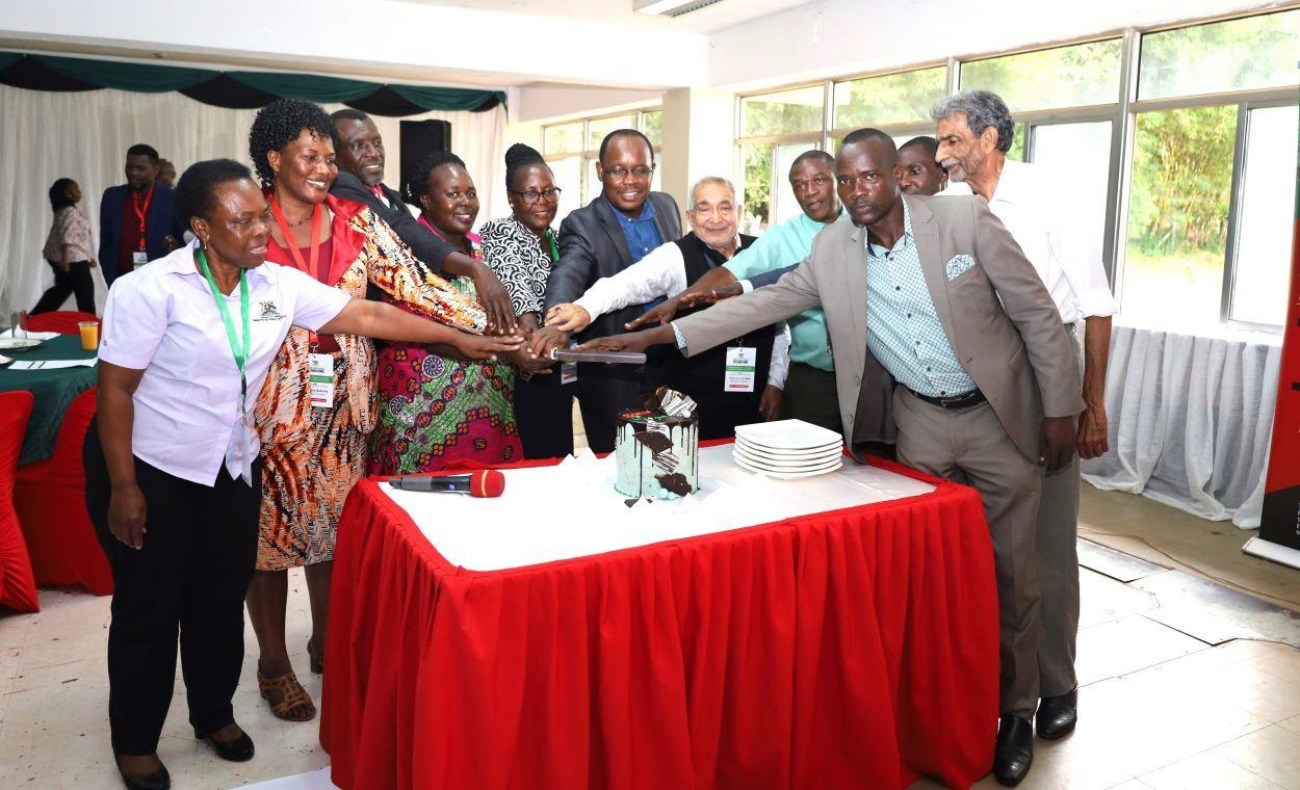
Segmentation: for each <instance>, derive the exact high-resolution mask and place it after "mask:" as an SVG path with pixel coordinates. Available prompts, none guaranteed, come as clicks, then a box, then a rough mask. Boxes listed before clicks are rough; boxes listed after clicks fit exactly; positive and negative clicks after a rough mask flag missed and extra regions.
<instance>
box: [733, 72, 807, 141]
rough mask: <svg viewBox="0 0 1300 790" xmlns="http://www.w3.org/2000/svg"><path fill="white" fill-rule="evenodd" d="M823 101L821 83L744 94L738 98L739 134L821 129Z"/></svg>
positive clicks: (756, 135) (755, 135)
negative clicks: (743, 96) (760, 93)
mask: <svg viewBox="0 0 1300 790" xmlns="http://www.w3.org/2000/svg"><path fill="white" fill-rule="evenodd" d="M825 103H826V92H825V88H824V87H823V86H822V85H821V84H817V85H810V86H809V87H807V88H796V89H794V90H788V91H781V92H780V93H767V94H764V95H762V96H747V97H745V98H743V99H741V100H740V119H741V120H740V126H741V129H742V130H743V131H742V134H741V136H742V137H761V136H764V135H773V134H787V133H790V132H815V131H821V128H822V107H823V106H825Z"/></svg>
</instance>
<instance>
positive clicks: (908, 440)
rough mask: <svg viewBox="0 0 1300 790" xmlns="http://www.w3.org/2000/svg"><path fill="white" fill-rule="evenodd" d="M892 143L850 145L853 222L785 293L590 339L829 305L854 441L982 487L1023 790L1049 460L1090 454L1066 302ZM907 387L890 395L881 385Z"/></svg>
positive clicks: (688, 346) (630, 339)
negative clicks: (1083, 435)
mask: <svg viewBox="0 0 1300 790" xmlns="http://www.w3.org/2000/svg"><path fill="white" fill-rule="evenodd" d="M898 173H899V170H898V167H897V155H896V151H895V149H894V142H893V140H892V139H891V138H890V137H889V136H888V135H887V134H885V133H884V132H881V131H879V130H876V129H860V130H858V131H855V132H853V133H851V134H849V135H848V136H847V137H845V138H844V143H843V144H842V145H841V146H840V151H839V155H838V156H837V157H836V182H837V189H838V191H839V196H840V199H841V200H842V201H843V202H844V206H845V208H846V209H848V211H849V214H850V217H851V219H852V222H851V223H836V224H834V225H832V226H831V227H830V228H828V229H827V230H826V231H824V232H822V233H821V234H819V235H818V236H817V238H816V240H815V241H814V242H813V248H812V252H811V253H810V254H809V256H808V257H807V258H806V259H805V260H804V261H803V263H801V264H800V265H799V267H798V268H797V269H795V270H794V271H793V272H791V273H790V274H787V275H786V276H785V277H782V278H781V280H780V281H779V282H777V283H776V284H775V285H772V286H769V287H767V288H760V289H758V290H756V291H754V292H752V293H749V294H745V295H744V296H740V297H737V298H735V299H730V300H728V301H727V302H725V303H723V304H719V305H717V306H715V307H713V308H712V309H710V310H705V311H702V312H700V313H696V314H694V315H690V316H687V317H685V318H682V319H679V320H677V321H674V322H673V323H672V324H669V325H667V326H660V327H657V328H655V329H651V330H646V331H642V332H636V333H632V334H628V335H622V336H619V337H612V338H604V339H601V340H598V341H594V342H591V343H588V344H587V347H592V348H601V349H610V350H632V351H634V350H639V349H642V348H645V347H646V346H648V345H649V344H652V343H676V344H677V346H678V348H680V349H682V350H683V351H684V353H685V354H687V355H688V356H692V355H695V354H700V353H702V352H704V351H706V350H708V349H709V348H712V347H713V346H715V345H717V344H719V343H722V342H725V341H726V340H728V339H729V338H731V337H733V336H735V335H736V334H738V333H741V332H745V331H749V330H751V329H753V328H755V327H757V326H761V325H763V324H765V323H769V322H771V321H772V320H774V319H780V318H783V317H788V316H790V315H793V314H795V313H797V312H799V311H802V310H806V309H808V308H810V307H813V306H817V305H820V306H822V307H823V308H825V310H826V326H827V330H828V332H829V335H830V338H831V341H832V344H833V349H834V351H833V353H834V356H835V373H836V376H835V377H836V384H837V388H838V393H839V401H840V410H841V412H842V413H843V415H844V418H843V422H842V424H841V430H842V432H843V435H844V437H845V439H846V440H847V441H848V443H849V446H850V447H851V448H854V449H856V448H857V447H858V446H860V445H861V443H863V442H865V441H890V440H893V439H894V438H895V432H896V438H897V443H898V458H899V460H900V461H902V462H903V463H905V464H907V465H909V466H912V467H914V468H917V469H920V470H922V471H925V472H929V473H931V474H935V475H939V476H943V477H947V478H950V479H954V480H958V481H961V482H965V483H968V484H970V485H971V486H973V487H974V488H975V489H976V490H978V491H979V492H980V495H981V499H982V500H983V503H984V511H985V515H986V517H987V519H988V522H989V531H990V534H991V537H992V539H993V550H994V560H995V565H996V569H997V585H998V605H999V610H1000V621H1001V629H1000V630H1001V664H1002V673H1001V675H1002V676H1001V707H1002V715H1001V718H1000V719H999V729H998V737H997V744H996V748H995V752H994V764H993V770H994V774H995V776H996V777H997V780H998V781H999V782H1001V783H1003V784H1005V785H1008V786H1013V785H1016V784H1018V783H1019V782H1020V781H1021V780H1022V779H1024V777H1025V775H1026V774H1027V773H1028V771H1029V767H1030V764H1031V763H1032V761H1033V725H1032V724H1031V723H1030V721H1031V720H1032V718H1033V715H1034V710H1035V707H1036V705H1037V703H1038V663H1037V651H1038V616H1039V615H1038V612H1039V592H1038V576H1037V555H1036V553H1035V551H1034V536H1035V518H1036V516H1037V512H1038V500H1039V496H1040V493H1041V490H1042V474H1041V467H1043V466H1045V467H1046V468H1047V469H1049V470H1056V469H1059V468H1061V467H1063V466H1064V465H1066V464H1067V463H1068V462H1069V460H1070V458H1071V456H1072V455H1073V453H1074V432H1075V421H1074V420H1075V416H1076V415H1077V414H1078V413H1079V412H1080V411H1082V409H1083V402H1082V399H1081V398H1080V397H1079V388H1080V380H1079V371H1078V369H1077V368H1076V367H1075V365H1074V364H1073V360H1072V357H1071V354H1070V339H1069V337H1068V335H1066V332H1065V329H1064V327H1063V326H1062V325H1061V316H1060V313H1058V312H1057V310H1056V305H1055V304H1054V303H1053V302H1052V298H1051V296H1050V295H1049V294H1048V293H1047V289H1046V288H1044V287H1043V283H1042V281H1041V280H1039V278H1038V276H1037V274H1036V273H1035V272H1034V269H1033V265H1032V264H1030V263H1029V261H1028V260H1027V259H1026V258H1025V257H1024V255H1023V254H1022V253H1021V251H1020V248H1019V247H1018V246H1017V245H1016V243H1015V241H1014V240H1013V239H1012V238H1011V234H1009V233H1008V232H1007V231H1006V229H1005V228H1004V227H1003V226H1002V223H1001V222H999V221H998V220H997V218H996V217H994V216H993V215H992V214H991V213H990V212H989V210H988V208H987V206H985V204H984V202H983V201H982V200H980V199H978V198H974V197H966V198H925V197H914V196H911V195H901V194H900V190H899V188H898V181H897V179H898ZM882 382H883V383H885V384H887V385H890V386H892V387H893V395H892V400H890V399H885V398H882V397H880V384H881V383H882Z"/></svg>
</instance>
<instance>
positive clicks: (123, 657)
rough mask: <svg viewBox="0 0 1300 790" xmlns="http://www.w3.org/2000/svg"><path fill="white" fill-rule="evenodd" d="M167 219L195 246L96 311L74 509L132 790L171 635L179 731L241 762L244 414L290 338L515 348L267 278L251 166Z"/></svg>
mask: <svg viewBox="0 0 1300 790" xmlns="http://www.w3.org/2000/svg"><path fill="white" fill-rule="evenodd" d="M176 205H177V214H178V216H180V217H182V218H184V219H185V221H186V222H188V225H189V227H190V229H191V230H192V231H193V233H194V235H195V237H196V240H197V241H196V243H194V244H191V245H190V246H187V247H184V248H182V249H179V250H176V251H175V252H173V253H171V254H170V255H168V256H166V257H165V258H162V259H160V260H157V261H154V262H153V263H151V264H150V265H149V266H147V267H144V268H142V269H140V270H137V271H135V272H132V273H130V274H127V275H125V276H123V277H121V278H119V279H118V280H117V283H116V285H115V286H114V288H113V289H112V291H111V292H110V293H109V298H108V304H107V305H106V307H105V310H104V325H103V339H102V342H101V344H100V350H99V360H100V361H99V404H98V405H99V415H98V418H97V422H98V430H95V429H94V428H93V427H92V430H90V431H89V432H88V433H87V437H86V449H85V464H86V504H87V508H88V510H89V512H90V516H91V520H92V521H93V522H94V523H95V527H96V530H97V532H98V533H99V538H100V542H101V544H102V545H103V547H104V550H105V552H106V553H107V555H108V558H109V564H110V565H111V567H112V569H113V580H114V583H115V586H116V591H115V593H114V595H113V605H112V609H113V620H112V625H111V627H110V629H109V637H108V666H109V689H110V691H109V722H110V726H111V730H112V739H113V751H114V753H115V755H116V758H117V766H118V770H119V772H120V773H121V775H122V778H123V781H125V782H126V785H127V787H131V788H166V787H169V786H170V778H169V776H168V774H167V769H166V767H164V766H163V764H162V762H161V760H159V758H158V754H157V748H158V739H159V735H160V733H161V731H162V725H163V721H164V719H165V718H166V716H167V708H168V706H169V705H170V702H171V696H172V679H173V677H174V676H175V666H176V644H177V638H178V634H179V639H180V655H181V668H182V672H183V675H184V678H185V686H186V691H187V700H188V703H189V711H190V724H191V725H192V726H193V728H194V734H195V737H197V738H200V739H205V740H207V741H208V742H209V743H211V744H212V746H213V748H214V749H215V750H216V752H217V755H218V756H219V757H221V758H223V759H226V760H236V761H241V760H248V759H251V758H252V756H253V742H252V739H250V738H249V737H248V735H247V734H246V733H245V732H244V731H243V730H242V729H241V728H240V727H239V725H238V724H237V723H235V719H234V712H233V708H232V705H231V700H232V698H233V696H234V692H235V687H236V686H237V685H238V683H239V673H240V668H241V665H242V663H243V658H244V642H243V638H244V618H243V604H244V593H245V591H246V589H247V587H248V582H249V579H250V577H251V576H252V573H253V564H254V560H255V557H256V554H257V533H258V508H259V507H260V503H261V493H260V490H259V489H260V481H261V474H260V471H261V470H260V468H259V462H258V461H257V458H258V439H257V434H256V432H255V431H254V430H252V429H251V428H250V426H251V412H252V408H253V406H254V404H255V403H256V401H257V395H258V393H259V391H260V390H261V387H262V383H263V381H264V380H265V378H266V374H267V370H268V369H269V368H270V365H271V362H272V360H273V359H274V358H275V355H276V352H277V351H278V350H279V348H280V345H281V344H282V343H283V342H284V339H285V335H286V334H287V333H288V331H289V327H290V325H296V326H302V327H305V328H307V329H310V330H312V331H320V332H331V333H333V332H338V333H350V334H359V335H368V336H372V337H380V338H385V339H391V340H408V341H417V342H425V343H442V344H446V345H449V346H452V347H454V348H455V349H456V350H457V351H458V352H459V353H461V354H464V355H465V356H468V357H472V358H476V359H491V358H494V357H495V355H496V354H497V353H504V352H506V351H510V350H514V349H516V348H518V347H519V345H520V342H521V339H520V338H518V337H509V338H500V337H483V336H478V335H470V334H466V333H463V332H460V331H458V330H454V329H449V328H447V327H445V326H442V325H441V324H437V323H433V322H431V321H428V320H425V319H422V318H418V317H416V316H413V315H411V314H409V313H405V312H402V311H401V310H398V309H396V308H393V307H390V306H388V305H384V304H381V303H378V302H368V301H365V300H358V299H353V298H351V297H349V296H348V295H347V294H345V293H343V292H342V291H339V290H337V289H334V288H330V287H327V286H325V285H322V284H321V283H319V282H317V281H315V280H314V279H312V278H311V277H310V276H308V275H306V274H303V273H301V272H299V271H296V270H294V269H290V268H288V267H283V266H263V265H262V262H263V259H264V256H265V255H266V246H267V239H268V238H269V224H268V222H269V210H268V207H267V202H266V200H265V198H263V196H262V192H261V190H259V189H258V187H257V185H256V184H255V183H254V182H253V180H252V177H251V175H250V173H249V171H248V168H246V167H244V166H243V165H241V164H239V163H237V162H234V161H231V160H228V159H224V160H214V161H209V162H200V163H198V164H196V165H194V166H193V167H191V168H189V169H188V170H187V171H186V172H185V174H184V175H183V176H182V177H181V180H180V184H179V186H178V187H177V190H176Z"/></svg>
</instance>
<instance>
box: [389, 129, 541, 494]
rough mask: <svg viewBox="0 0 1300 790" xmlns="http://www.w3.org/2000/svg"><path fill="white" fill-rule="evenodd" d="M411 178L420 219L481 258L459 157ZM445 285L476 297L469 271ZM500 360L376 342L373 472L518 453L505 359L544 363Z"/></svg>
mask: <svg viewBox="0 0 1300 790" xmlns="http://www.w3.org/2000/svg"><path fill="white" fill-rule="evenodd" d="M411 183H412V190H413V191H414V192H415V197H417V198H418V199H419V203H420V209H421V213H420V224H422V225H424V226H425V227H427V228H428V229H429V230H431V231H433V233H434V234H435V235H437V236H438V237H439V238H441V239H442V240H443V241H445V242H447V243H448V244H450V245H451V246H452V247H454V248H455V249H456V250H457V251H459V252H464V253H465V254H467V255H469V256H471V257H472V258H474V259H475V260H479V261H481V260H483V253H482V251H481V250H480V249H479V237H478V236H477V235H475V234H474V233H472V232H471V231H470V228H471V227H472V226H473V225H474V220H475V218H477V217H478V210H479V202H478V193H477V192H476V191H475V189H474V181H473V180H472V179H471V178H470V177H469V173H467V172H465V163H464V162H462V161H461V160H460V157H458V156H456V155H455V154H451V153H442V152H439V153H434V154H432V155H430V156H429V157H428V158H426V159H425V160H424V161H423V162H421V163H420V167H419V168H418V170H417V172H416V176H415V179H414V180H413V181H412V182H411ZM451 285H452V287H453V288H455V289H456V290H457V291H458V292H459V293H460V294H462V295H463V297H464V298H465V299H468V300H470V301H473V300H474V299H475V291H474V282H473V280H471V279H469V278H468V277H457V278H455V279H453V280H452V281H451ZM509 288H510V286H509V284H507V289H508V290H509ZM386 298H389V299H391V296H388V297H386ZM511 301H514V296H513V294H512V295H511ZM502 360H503V361H501V362H476V361H474V360H467V359H465V358H464V357H463V356H460V355H455V354H447V353H445V352H443V351H441V350H438V349H429V348H426V347H424V346H418V345H413V344H409V343H397V344H384V345H383V346H381V347H380V352H379V425H378V426H377V427H376V428H375V432H374V435H373V436H372V437H371V445H370V447H371V454H370V472H371V474H408V473H413V472H435V471H439V470H442V469H445V468H446V467H447V465H448V464H450V463H451V462H453V461H457V460H466V461H475V462H478V463H482V464H500V463H507V462H510V461H517V460H519V459H520V458H522V457H523V454H522V448H521V447H520V444H519V432H518V431H517V430H516V429H515V413H514V405H513V400H514V386H515V369H514V367H512V365H511V364H508V363H513V365H515V366H519V367H523V368H530V369H531V368H535V367H544V366H547V365H549V364H550V363H549V362H547V361H545V360H535V359H529V358H528V356H527V353H526V352H524V351H519V352H516V353H513V354H505V355H503V356H502Z"/></svg>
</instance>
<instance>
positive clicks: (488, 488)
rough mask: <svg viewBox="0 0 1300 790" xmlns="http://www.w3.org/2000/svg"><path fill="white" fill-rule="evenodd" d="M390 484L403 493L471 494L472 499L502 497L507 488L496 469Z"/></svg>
mask: <svg viewBox="0 0 1300 790" xmlns="http://www.w3.org/2000/svg"><path fill="white" fill-rule="evenodd" d="M388 484H389V485H390V486H392V487H393V488H396V489H398V490H401V491H424V492H431V493H446V494H469V495H470V496H472V497H489V498H490V497H499V496H501V492H502V491H504V490H505V488H506V476H505V475H503V474H501V473H500V472H498V471H497V470H495V469H482V470H479V471H477V472H470V473H469V474H465V475H442V476H440V477H428V476H420V477H415V476H411V477H392V478H389V480H388Z"/></svg>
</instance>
